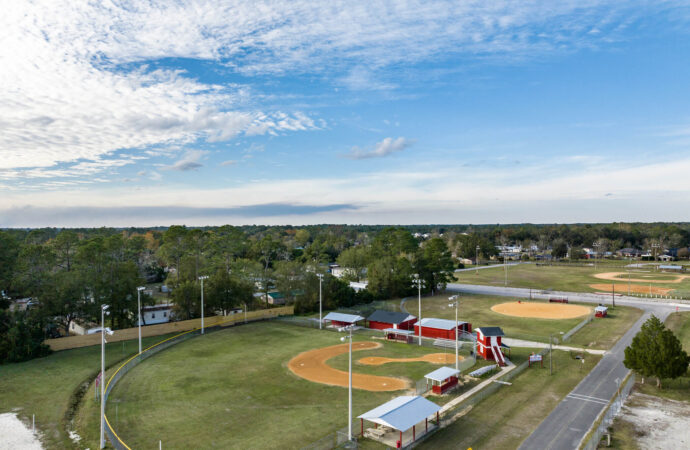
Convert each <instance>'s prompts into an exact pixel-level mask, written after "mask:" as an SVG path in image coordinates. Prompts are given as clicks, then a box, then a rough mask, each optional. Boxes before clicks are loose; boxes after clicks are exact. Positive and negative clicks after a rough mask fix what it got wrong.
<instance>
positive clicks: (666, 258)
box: [659, 255, 673, 262]
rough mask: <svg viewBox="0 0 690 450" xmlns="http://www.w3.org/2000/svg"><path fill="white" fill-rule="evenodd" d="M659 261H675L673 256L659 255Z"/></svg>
mask: <svg viewBox="0 0 690 450" xmlns="http://www.w3.org/2000/svg"><path fill="white" fill-rule="evenodd" d="M659 261H665V262H668V261H673V256H671V255H659Z"/></svg>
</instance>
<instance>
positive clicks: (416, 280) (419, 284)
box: [412, 273, 424, 345]
mask: <svg viewBox="0 0 690 450" xmlns="http://www.w3.org/2000/svg"><path fill="white" fill-rule="evenodd" d="M412 284H414V285H415V286H417V293H418V299H417V304H418V305H419V345H422V286H424V280H422V279H421V278H419V274H418V273H416V274H414V279H413V280H412Z"/></svg>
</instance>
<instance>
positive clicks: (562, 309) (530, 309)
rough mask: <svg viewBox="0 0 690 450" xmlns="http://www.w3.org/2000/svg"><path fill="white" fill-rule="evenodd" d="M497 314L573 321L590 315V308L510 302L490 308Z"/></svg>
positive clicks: (559, 304)
mask: <svg viewBox="0 0 690 450" xmlns="http://www.w3.org/2000/svg"><path fill="white" fill-rule="evenodd" d="M491 310H492V311H494V312H497V313H499V314H505V315H506V316H515V317H532V318H535V319H573V318H575V317H581V316H585V315H587V314H589V313H590V311H591V308H587V307H586V306H580V305H568V304H563V303H536V302H510V303H499V304H498V305H494V306H492V307H491Z"/></svg>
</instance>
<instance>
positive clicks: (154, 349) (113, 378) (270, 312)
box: [98, 307, 292, 450]
mask: <svg viewBox="0 0 690 450" xmlns="http://www.w3.org/2000/svg"><path fill="white" fill-rule="evenodd" d="M252 312H253V313H255V314H252V315H251V316H249V314H248V315H247V317H246V319H245V316H244V315H240V314H238V315H236V316H239V317H235V316H233V317H230V318H227V316H226V317H225V320H224V321H216V322H215V324H214V325H212V326H209V327H206V326H205V327H204V333H213V332H215V331H219V330H222V329H225V328H226V327H228V326H231V325H240V324H245V323H250V322H257V321H262V320H271V319H277V318H279V317H281V316H280V313H281V312H282V313H289V314H292V308H291V307H290V308H287V309H284V308H274V309H267V310H259V311H252ZM262 312H263V314H260V313H262ZM217 317H223V316H217ZM200 334H201V329H200V328H193V329H191V330H187V331H184V332H182V333H180V334H177V335H175V336H172V337H170V338H167V339H165V340H163V341H161V342H158V343H156V344H153V345H151V346H150V347H147V348H145V349H144V350H142V352H141V353H138V354H136V355H134V356H132V357H131V358H129V359H127V360H126V361H125V362H124V363H122V364H121V365H120V366H119V367H118V368H117V369H116V370H115V372H114V373H113V374H112V375H110V378H108V381H107V384H106V385H105V392H104V396H103V401H104V402H105V406H106V408H107V406H108V396H109V395H110V392H111V391H112V390H113V388H114V387H115V386H116V385H117V382H118V381H119V380H120V379H121V378H122V377H123V376H125V375H126V374H127V373H128V372H129V371H130V370H132V369H133V368H134V367H136V366H138V365H139V364H140V363H141V362H142V361H145V360H146V359H148V358H150V357H151V356H154V355H155V354H157V353H159V352H161V351H163V350H165V349H167V348H170V347H172V346H173V345H176V344H179V343H181V342H184V341H187V340H189V339H191V338H192V337H194V336H199V335H200ZM98 336H99V337H100V335H98ZM104 420H105V427H104V429H105V434H106V436H107V438H108V440H109V441H110V443H111V444H112V446H113V447H114V448H116V449H117V450H131V449H130V447H129V446H128V445H127V444H126V443H125V442H124V441H123V440H122V438H121V437H120V436H119V435H118V434H117V432H116V431H115V429H114V428H113V426H112V425H111V424H110V422H109V421H108V416H107V414H106V415H105V417H104Z"/></svg>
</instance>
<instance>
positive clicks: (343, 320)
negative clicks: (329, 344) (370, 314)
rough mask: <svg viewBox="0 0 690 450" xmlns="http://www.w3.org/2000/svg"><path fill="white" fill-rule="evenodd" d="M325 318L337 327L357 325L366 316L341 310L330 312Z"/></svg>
mask: <svg viewBox="0 0 690 450" xmlns="http://www.w3.org/2000/svg"><path fill="white" fill-rule="evenodd" d="M323 320H328V321H330V322H331V325H332V326H334V327H336V328H342V327H348V326H350V325H355V324H356V323H357V322H359V321H360V320H364V317H362V316H357V315H355V314H344V313H339V312H329V313H328V314H326V317H324V318H323Z"/></svg>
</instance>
